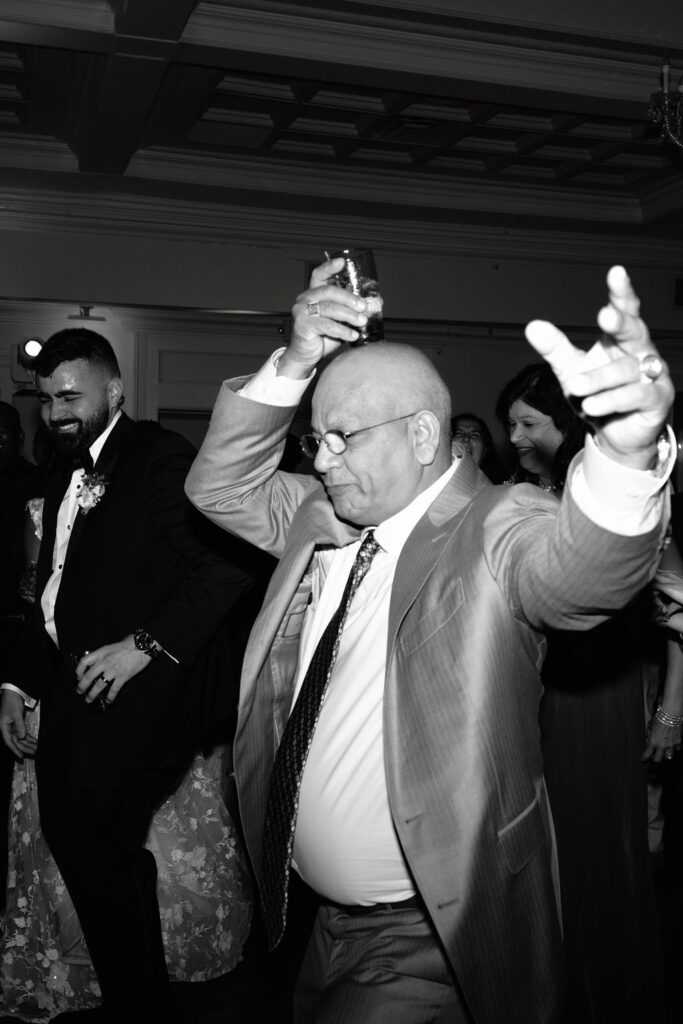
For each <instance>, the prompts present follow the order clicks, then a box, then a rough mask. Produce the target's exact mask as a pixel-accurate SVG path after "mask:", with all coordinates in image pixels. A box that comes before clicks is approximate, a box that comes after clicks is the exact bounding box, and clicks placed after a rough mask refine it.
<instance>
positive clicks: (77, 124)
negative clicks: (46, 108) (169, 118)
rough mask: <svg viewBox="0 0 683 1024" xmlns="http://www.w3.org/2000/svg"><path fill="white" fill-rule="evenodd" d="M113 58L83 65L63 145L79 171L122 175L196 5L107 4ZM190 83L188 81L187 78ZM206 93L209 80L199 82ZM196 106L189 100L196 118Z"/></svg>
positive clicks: (123, 0) (192, 1)
mask: <svg viewBox="0 0 683 1024" xmlns="http://www.w3.org/2000/svg"><path fill="white" fill-rule="evenodd" d="M110 3H111V7H112V11H113V13H114V27H115V31H116V52H115V53H113V54H109V55H106V56H101V57H100V58H99V59H97V60H95V61H90V62H89V63H88V65H87V70H86V74H85V80H84V81H83V82H82V86H81V90H82V92H81V95H82V96H84V97H86V99H85V100H84V101H82V102H80V103H78V104H77V107H76V109H77V114H76V116H75V118H74V119H73V120H72V123H71V125H70V131H69V133H68V137H67V141H68V143H69V145H70V146H71V148H72V149H73V151H74V153H75V154H76V156H77V157H78V163H79V168H80V170H82V171H89V172H96V173H108V174H123V173H124V172H125V170H126V168H127V166H128V164H129V162H130V159H131V157H132V156H133V154H134V153H135V152H136V150H137V149H138V148H139V146H140V144H141V142H142V140H143V137H144V136H145V133H146V130H147V129H148V124H149V121H150V118H152V116H153V115H155V114H156V116H157V117H158V116H159V110H160V108H161V104H159V102H158V98H159V94H160V91H161V90H162V86H163V82H164V80H165V77H166V74H167V72H168V69H169V66H170V64H171V61H172V59H173V55H174V52H175V47H176V44H177V41H178V39H179V38H180V36H181V35H182V32H183V29H184V28H185V25H186V23H187V20H188V18H189V17H190V15H191V14H192V11H193V10H194V8H195V7H196V4H197V0H110ZM190 77H191V76H190ZM197 77H198V78H199V80H200V82H201V83H202V85H203V86H204V87H205V88H206V90H207V91H208V89H209V87H210V84H213V81H214V76H212V75H211V74H207V72H206V70H203V71H202V73H201V74H200V75H199V76H196V75H195V78H197ZM199 103H200V100H199V99H196V100H195V98H194V97H193V99H192V103H191V106H192V108H193V110H194V112H195V113H196V110H197V107H198V105H199Z"/></svg>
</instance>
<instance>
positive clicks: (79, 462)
mask: <svg viewBox="0 0 683 1024" xmlns="http://www.w3.org/2000/svg"><path fill="white" fill-rule="evenodd" d="M93 468H94V463H93V460H92V455H91V454H90V452H78V454H77V455H74V457H73V459H72V460H71V472H72V473H73V472H74V470H76V469H84V470H85V471H86V473H92V471H93Z"/></svg>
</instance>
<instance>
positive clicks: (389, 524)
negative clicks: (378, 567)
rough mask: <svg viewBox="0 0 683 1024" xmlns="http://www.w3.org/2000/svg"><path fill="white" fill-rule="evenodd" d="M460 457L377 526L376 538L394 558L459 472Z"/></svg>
mask: <svg viewBox="0 0 683 1024" xmlns="http://www.w3.org/2000/svg"><path fill="white" fill-rule="evenodd" d="M459 465H460V459H454V460H453V462H452V463H451V465H450V466H449V467H448V469H447V470H446V472H445V473H442V474H441V476H440V477H439V478H438V479H437V480H435V481H434V483H433V484H430V485H429V487H427V489H426V490H424V491H420V493H419V494H418V496H417V497H416V498H413V500H412V501H411V503H410V504H409V505H406V507H405V508H402V509H401V511H400V512H397V513H396V514H395V515H393V516H391V517H390V518H389V519H385V520H384V522H383V523H380V524H379V526H377V527H376V528H375V540H376V541H377V543H378V544H379V545H380V547H381V548H383V550H384V551H386V552H387V553H388V554H390V555H391V556H392V557H393V558H396V559H398V556H399V555H400V554H401V550H402V548H403V545H404V544H405V542H406V541H407V540H408V537H409V536H410V534H411V533H412V532H413V530H414V529H415V527H416V526H417V524H418V523H419V521H420V519H422V516H423V515H424V514H425V512H426V511H427V509H428V508H429V506H430V505H431V504H432V502H433V501H434V499H435V498H436V497H437V495H438V494H440V493H441V491H442V490H443V489H444V487H445V486H446V484H447V483H448V481H449V480H450V479H451V478H452V477H453V475H454V474H455V473H456V472H457V469H458V466H459Z"/></svg>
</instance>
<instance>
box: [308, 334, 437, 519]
mask: <svg viewBox="0 0 683 1024" xmlns="http://www.w3.org/2000/svg"><path fill="white" fill-rule="evenodd" d="M450 416H451V402H450V395H449V393H448V388H447V387H446V385H445V383H444V382H443V380H442V379H441V377H440V376H439V374H438V372H437V371H436V369H435V367H434V366H433V364H432V363H431V362H430V361H429V359H428V358H427V357H426V356H425V355H424V354H423V353H422V352H420V351H419V349H416V348H412V347H411V346H408V345H397V344H392V343H389V342H379V343H376V344H372V345H364V346H357V347H354V348H350V349H348V350H345V351H344V352H342V353H341V354H340V355H339V356H337V357H336V358H335V359H334V360H333V361H332V362H331V363H330V364H329V366H328V367H327V368H326V369H325V371H324V372H323V373H322V374H321V377H320V381H319V383H318V386H317V388H316V390H315V393H314V395H313V429H314V431H315V432H316V433H318V434H321V435H324V434H325V432H326V431H330V430H335V431H340V432H342V433H351V434H355V436H353V437H350V438H349V439H348V442H347V445H348V446H347V450H346V451H345V452H343V453H342V454H341V455H338V456H335V455H334V454H333V453H331V452H330V450H329V448H328V447H327V445H326V444H324V443H322V444H321V445H320V447H319V449H318V455H317V457H316V463H315V464H316V469H317V470H318V472H319V473H320V475H321V477H322V480H323V483H324V484H325V487H326V489H327V492H328V495H329V497H330V499H331V500H332V502H333V504H334V506H335V511H336V512H337V514H338V515H339V516H340V518H342V519H348V520H349V521H350V522H353V523H356V524H358V525H362V526H366V525H376V524H377V523H379V522H382V521H383V520H384V519H386V518H389V517H390V516H391V515H394V514H395V513H396V512H398V511H400V510H401V509H402V508H405V507H406V505H408V504H410V502H411V501H412V500H413V498H415V497H416V496H417V495H418V494H419V493H420V492H421V491H423V490H425V489H426V488H427V487H429V486H430V484H431V483H433V482H434V480H436V479H438V477H439V476H441V474H442V473H443V472H445V470H446V469H447V468H448V466H449V465H450V460H451V456H450ZM386 421H389V422H386ZM368 427H372V428H373V429H371V430H366V428H368ZM375 427H376V429H375ZM356 432H358V433H356Z"/></svg>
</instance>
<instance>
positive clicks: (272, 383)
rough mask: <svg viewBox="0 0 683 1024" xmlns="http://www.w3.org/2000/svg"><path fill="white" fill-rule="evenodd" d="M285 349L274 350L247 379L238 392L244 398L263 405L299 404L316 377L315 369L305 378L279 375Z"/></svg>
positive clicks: (288, 405) (287, 405) (289, 405)
mask: <svg viewBox="0 0 683 1024" xmlns="http://www.w3.org/2000/svg"><path fill="white" fill-rule="evenodd" d="M284 351H285V349H284V348H279V349H278V350H277V351H276V352H273V354H272V356H271V357H270V359H269V360H268V361H267V362H266V363H264V364H263V366H262V367H261V369H260V370H259V371H258V372H257V373H255V374H254V376H253V377H252V378H251V379H250V380H249V381H247V383H246V384H245V385H244V387H243V388H240V390H239V391H238V392H237V394H238V395H242V397H243V398H250V399H251V400H252V402H260V403H261V404H262V405H280V406H283V407H287V408H289V407H291V406H294V405H298V404H299V402H300V401H301V399H302V397H303V394H304V391H305V390H306V388H307V387H308V385H309V384H310V383H311V381H312V380H313V378H314V377H315V373H316V371H315V370H314V371H313V373H312V374H311V375H310V377H307V378H306V379H305V380H292V379H291V377H284V376H282V375H281V376H279V377H278V375H277V360H278V359H279V357H280V356H281V355H282V353H283V352H284Z"/></svg>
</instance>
